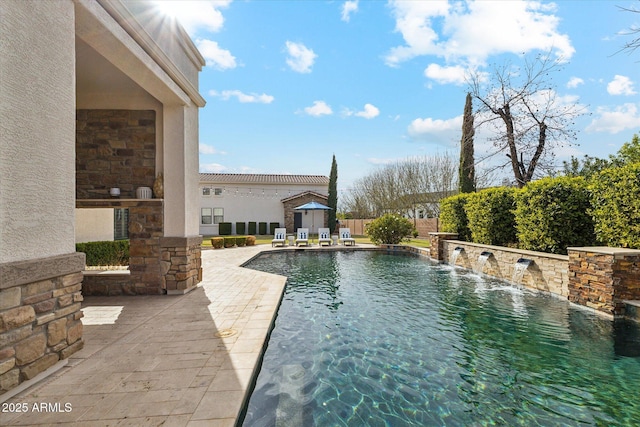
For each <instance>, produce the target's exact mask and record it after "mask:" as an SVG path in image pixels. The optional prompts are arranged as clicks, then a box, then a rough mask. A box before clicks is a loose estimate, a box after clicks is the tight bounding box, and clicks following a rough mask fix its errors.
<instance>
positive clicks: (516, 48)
mask: <svg viewBox="0 0 640 427" xmlns="http://www.w3.org/2000/svg"><path fill="white" fill-rule="evenodd" d="M390 4H391V7H392V10H393V14H394V16H395V19H396V31H398V32H399V33H401V34H402V37H403V38H404V41H405V44H404V45H403V46H397V47H394V48H392V49H391V50H390V51H389V53H388V55H387V56H386V58H385V59H386V63H387V65H390V66H397V65H398V64H399V63H401V62H403V61H406V60H408V59H411V58H414V57H416V56H421V55H436V56H439V57H443V58H445V59H446V60H447V61H461V62H465V63H468V64H470V65H472V66H475V65H479V64H483V63H484V62H485V61H486V59H487V58H488V57H489V56H491V55H497V54H501V53H517V54H521V53H523V52H525V53H526V52H529V51H532V50H542V51H548V50H553V51H554V52H555V53H556V55H558V56H559V57H561V58H563V59H564V60H568V59H569V58H570V57H571V56H572V55H573V53H574V52H575V49H574V48H573V46H572V45H571V41H570V39H569V37H568V36H567V35H566V34H561V33H560V32H559V31H558V25H559V23H560V20H559V18H558V17H557V16H555V15H553V12H555V6H554V5H553V4H552V3H549V4H542V3H541V2H539V1H526V2H525V1H508V2H506V1H500V2H498V1H473V2H465V3H460V2H449V1H438V2H436V1H401V0H393V1H391V3H390ZM436 29H442V30H440V31H436Z"/></svg>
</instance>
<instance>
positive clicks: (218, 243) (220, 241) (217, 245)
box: [211, 237, 224, 249]
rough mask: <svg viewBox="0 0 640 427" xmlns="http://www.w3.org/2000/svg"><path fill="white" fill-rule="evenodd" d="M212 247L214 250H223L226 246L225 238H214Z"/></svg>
mask: <svg viewBox="0 0 640 427" xmlns="http://www.w3.org/2000/svg"><path fill="white" fill-rule="evenodd" d="M211 246H213V249H221V248H222V246H224V237H212V238H211Z"/></svg>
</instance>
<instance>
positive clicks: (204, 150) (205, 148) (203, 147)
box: [200, 143, 227, 155]
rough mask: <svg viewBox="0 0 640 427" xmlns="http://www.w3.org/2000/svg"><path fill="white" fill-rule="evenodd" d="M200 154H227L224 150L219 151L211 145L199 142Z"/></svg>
mask: <svg viewBox="0 0 640 427" xmlns="http://www.w3.org/2000/svg"><path fill="white" fill-rule="evenodd" d="M200 154H223V155H224V154H227V153H226V152H225V151H219V150H217V149H216V148H215V147H214V146H212V145H207V144H203V143H200Z"/></svg>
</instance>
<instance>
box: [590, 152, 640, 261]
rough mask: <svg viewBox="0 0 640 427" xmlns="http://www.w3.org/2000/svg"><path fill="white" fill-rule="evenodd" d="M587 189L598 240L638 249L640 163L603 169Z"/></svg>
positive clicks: (639, 234) (639, 241)
mask: <svg viewBox="0 0 640 427" xmlns="http://www.w3.org/2000/svg"><path fill="white" fill-rule="evenodd" d="M590 190H591V191H592V198H591V204H592V206H593V208H592V210H591V214H592V216H593V222H594V229H595V233H596V238H597V239H598V241H599V242H601V243H603V244H606V245H609V246H622V247H627V248H634V249H640V196H639V195H640V163H632V164H629V165H627V166H623V167H619V168H611V169H605V170H604V171H602V172H600V173H599V174H597V175H595V176H594V177H593V179H592V181H591V185H590Z"/></svg>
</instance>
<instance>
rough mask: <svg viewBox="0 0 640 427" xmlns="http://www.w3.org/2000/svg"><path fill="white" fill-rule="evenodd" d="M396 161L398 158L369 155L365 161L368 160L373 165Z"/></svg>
mask: <svg viewBox="0 0 640 427" xmlns="http://www.w3.org/2000/svg"><path fill="white" fill-rule="evenodd" d="M397 161H398V159H391V158H388V159H381V158H378V157H369V158H368V159H367V162H369V163H371V164H373V165H388V164H391V163H395V162H397Z"/></svg>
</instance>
